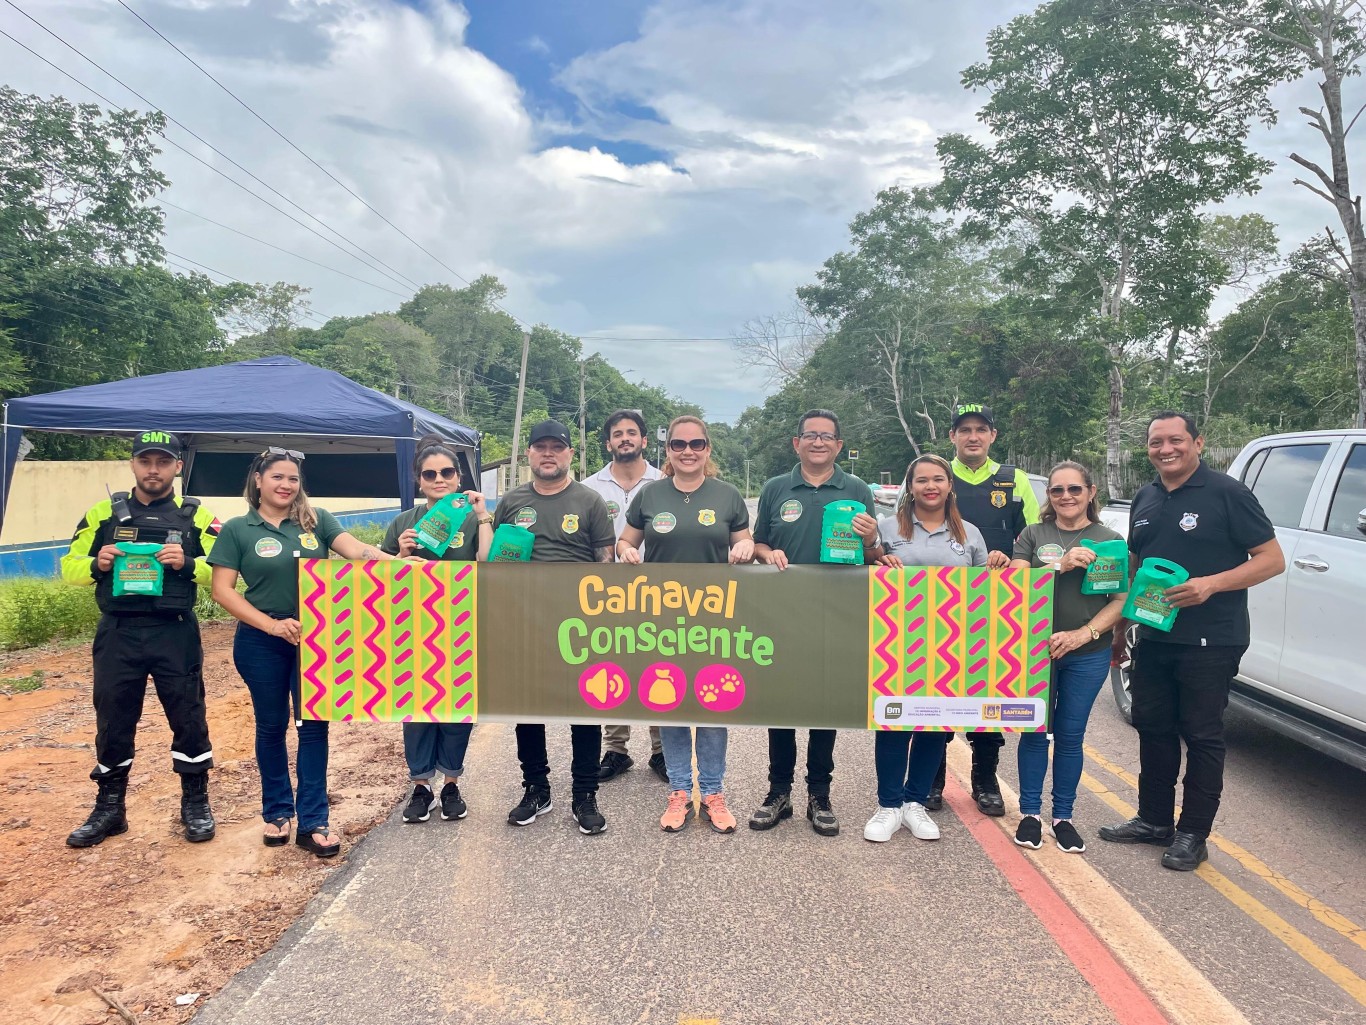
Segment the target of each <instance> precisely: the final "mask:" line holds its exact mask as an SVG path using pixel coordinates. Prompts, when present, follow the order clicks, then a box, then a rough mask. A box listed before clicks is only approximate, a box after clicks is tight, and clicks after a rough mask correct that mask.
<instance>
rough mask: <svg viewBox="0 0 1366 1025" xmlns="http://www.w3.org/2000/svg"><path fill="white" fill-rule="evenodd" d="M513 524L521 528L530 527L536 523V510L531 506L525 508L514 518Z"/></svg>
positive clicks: (518, 511) (519, 510)
mask: <svg viewBox="0 0 1366 1025" xmlns="http://www.w3.org/2000/svg"><path fill="white" fill-rule="evenodd" d="M512 522H513V523H515V524H517V526H519V527H530V526H531V525H532V524H534V523H535V522H536V510H535V509H533V508H531V507H530V506H524V507H523V508H521V509H518V510H517V515H516V516H515V517H513V520H512Z"/></svg>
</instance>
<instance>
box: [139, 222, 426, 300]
mask: <svg viewBox="0 0 1366 1025" xmlns="http://www.w3.org/2000/svg"><path fill="white" fill-rule="evenodd" d="M158 202H159V203H161V204H162V205H164V206H169V207H170V208H171V209H172V210H179V211H180V212H181V213H183V214H189V215H190V216H191V217H198V218H199V219H200V220H201V221H208V222H209V223H210V224H212V225H214V226H215V227H218V228H222V229H223V230H224V231H230V232H232V233H233V234H234V235H241V236H242V237H243V238H245V239H250V240H251V241H252V242H257V243H260V244H261V245H263V246H268V247H269V248H271V249H274V250H276V251H278V252H281V253H284V254H285V255H286V256H292V257H294V259H296V260H303V261H304V263H311V264H313V266H315V267H321V268H322V269H323V270H329V271H331V272H332V273H333V274H340V275H341V276H342V277H344V278H350V279H351V280H352V281H359V282H360V283H361V284H362V285H369V286H370V287H371V288H377V289H379V290H380V291H381V292H388V293H389V294H390V295H396V296H398V297H399V298H400V299H407V298H409V297H408V296H406V295H404V294H403V293H402V292H395V291H394V290H393V289H392V288H385V287H384V286H383V285H377V284H375V283H374V282H373V281H366V280H365V279H364V278H358V277H356V276H355V275H354V274H348V273H346V271H344V270H338V269H337V268H336V267H332V266H329V265H328V264H325V263H319V262H318V261H317V260H313V259H310V258H309V257H307V256H303V255H301V254H299V253H296V252H294V251H293V250H292V249H286V248H285V247H284V246H277V245H276V244H275V243H274V242H267V241H266V240H265V239H262V238H257V237H256V236H255V235H249V234H247V233H246V232H245V231H242V230H240V229H238V228H234V227H232V226H231V225H228V224H224V223H223V222H222V221H215V220H214V219H213V218H212V217H207V216H205V215H204V214H200V213H195V211H193V210H187V209H186V208H185V207H183V206H180V205H178V204H176V203H172V202H171V201H170V200H169V199H159V200H158Z"/></svg>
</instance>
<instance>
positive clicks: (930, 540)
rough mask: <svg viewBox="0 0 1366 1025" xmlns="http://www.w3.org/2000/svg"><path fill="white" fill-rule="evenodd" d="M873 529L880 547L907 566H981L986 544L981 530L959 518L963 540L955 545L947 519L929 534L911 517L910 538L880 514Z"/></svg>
mask: <svg viewBox="0 0 1366 1025" xmlns="http://www.w3.org/2000/svg"><path fill="white" fill-rule="evenodd" d="M877 532H878V534H880V535H881V536H882V549H883V551H884V552H886V553H887V554H888V555H895V556H896V557H897V558H898V559H900V560H901V561H902V562H903V563H905V564H906V565H907V566H985V565H986V564H987V543H986V542H985V541H984V540H982V532H981V531H980V530H978V529H977V528H976V527H974V526H973V525H972V524H971V523H968V522H967V521H966V520H964V521H963V533H964V535H965V543H964V544H959V543H958V542H957V541H956V540H954V537H953V535H952V534H950V533H949V525H948V523H947V521H946V522H945V523H944V524H943V526H941V527H940V528H939V529H938V530H936V531H935V532H934V533H929V532H928V531H927V530H926V529H925V526H924V525H923V524H922V523H921V522H920V520H919V519H916V520H915V530H914V531H913V534H914V537H912V538H910V539H907V538H904V537H902V536H901V527H900V526H898V525H897V522H896V517H895V516H884V517H882V519H880V520H878V521H877Z"/></svg>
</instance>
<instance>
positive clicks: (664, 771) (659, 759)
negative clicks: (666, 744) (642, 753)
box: [649, 751, 669, 783]
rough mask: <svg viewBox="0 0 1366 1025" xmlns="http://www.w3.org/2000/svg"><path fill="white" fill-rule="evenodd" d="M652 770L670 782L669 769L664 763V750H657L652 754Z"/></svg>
mask: <svg viewBox="0 0 1366 1025" xmlns="http://www.w3.org/2000/svg"><path fill="white" fill-rule="evenodd" d="M649 765H650V771H651V772H653V773H654V774H655V775H656V776H658V777H659V778H660V779H662V780H663V781H664V782H665V783H667V782H669V769H668V766H666V765H665V764H664V752H662V751H657V752H655V753H654V754H652V755H650V762H649Z"/></svg>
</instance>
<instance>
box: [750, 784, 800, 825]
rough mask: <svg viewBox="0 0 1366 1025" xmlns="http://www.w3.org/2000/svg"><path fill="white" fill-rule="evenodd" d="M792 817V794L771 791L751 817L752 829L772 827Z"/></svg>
mask: <svg viewBox="0 0 1366 1025" xmlns="http://www.w3.org/2000/svg"><path fill="white" fill-rule="evenodd" d="M790 818H792V795H791V794H789V793H787V792H786V791H780V792H770V793H769V795H768V796H767V797H765V798H764V803H763V804H761V805H759V807H757V808H755V809H754V814H753V815H751V816H750V817H749V828H750V829H772V828H773V827H774V826H776V825H777V824H778V823H779V822H781V821H782V820H783V819H790Z"/></svg>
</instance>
